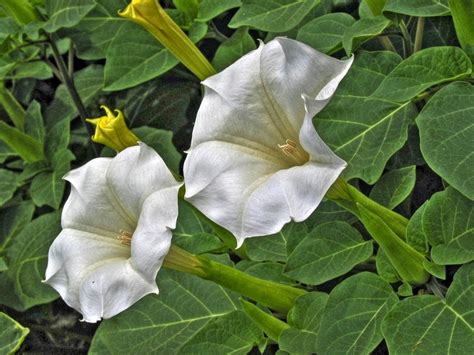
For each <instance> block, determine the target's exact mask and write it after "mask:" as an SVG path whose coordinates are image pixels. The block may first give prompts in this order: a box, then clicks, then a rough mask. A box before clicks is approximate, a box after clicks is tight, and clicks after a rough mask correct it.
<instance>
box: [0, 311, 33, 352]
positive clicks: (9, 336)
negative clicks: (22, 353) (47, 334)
mask: <svg viewBox="0 0 474 355" xmlns="http://www.w3.org/2000/svg"><path fill="white" fill-rule="evenodd" d="M29 332H30V330H29V329H28V328H25V327H23V326H22V325H21V324H20V323H18V322H17V321H16V320H14V319H13V318H10V317H9V316H8V315H6V314H5V313H3V312H0V354H14V353H15V352H16V351H17V350H18V349H19V348H20V346H21V344H22V343H23V341H24V340H25V337H26V336H27V335H28V333H29Z"/></svg>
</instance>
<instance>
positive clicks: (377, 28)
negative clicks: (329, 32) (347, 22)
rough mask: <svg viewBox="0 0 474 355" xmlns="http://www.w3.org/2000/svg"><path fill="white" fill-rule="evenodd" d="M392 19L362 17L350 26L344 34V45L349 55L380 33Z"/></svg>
mask: <svg viewBox="0 0 474 355" xmlns="http://www.w3.org/2000/svg"><path fill="white" fill-rule="evenodd" d="M388 25H390V21H389V20H387V19H386V18H385V17H383V16H377V17H371V18H362V19H360V20H358V21H356V22H355V23H353V24H352V26H351V27H348V28H347V29H346V30H345V32H344V35H343V36H342V46H343V47H344V50H345V51H346V53H347V55H349V54H351V53H352V52H354V51H355V50H356V49H357V48H358V47H359V46H360V45H361V44H363V43H364V42H366V41H368V40H369V39H371V38H373V37H375V36H378V35H380V34H381V33H382V32H383V31H384V30H385V28H387V26H388Z"/></svg>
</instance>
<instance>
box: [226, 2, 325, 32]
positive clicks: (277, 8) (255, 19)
mask: <svg viewBox="0 0 474 355" xmlns="http://www.w3.org/2000/svg"><path fill="white" fill-rule="evenodd" d="M319 1H320V0H242V7H241V8H240V9H239V11H237V13H236V14H235V15H234V17H232V20H231V21H230V23H229V27H230V28H238V27H242V26H250V27H252V28H256V29H258V30H262V31H267V32H285V31H288V30H290V29H291V28H293V27H295V26H296V25H298V24H299V23H300V22H301V20H303V18H304V17H305V16H306V15H307V14H308V12H309V11H310V10H311V9H312V8H313V7H314V6H316V4H318V3H319Z"/></svg>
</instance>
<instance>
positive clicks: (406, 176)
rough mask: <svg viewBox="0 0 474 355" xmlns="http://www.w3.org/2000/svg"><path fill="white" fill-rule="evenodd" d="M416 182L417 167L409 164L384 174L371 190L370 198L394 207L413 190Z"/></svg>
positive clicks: (391, 207)
mask: <svg viewBox="0 0 474 355" xmlns="http://www.w3.org/2000/svg"><path fill="white" fill-rule="evenodd" d="M415 182H416V167H415V166H408V167H406V168H401V169H397V170H392V171H389V172H388V173H386V174H384V175H383V176H382V177H381V178H380V180H379V181H377V183H376V184H375V186H374V188H373V189H372V191H370V198H371V199H373V200H374V201H377V202H378V203H380V204H381V205H383V206H385V207H388V208H390V209H393V208H395V207H397V206H398V205H399V204H400V203H402V202H403V201H404V200H405V199H406V198H407V197H408V196H409V195H410V194H411V192H412V190H413V188H414V187H415Z"/></svg>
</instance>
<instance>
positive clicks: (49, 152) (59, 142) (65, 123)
mask: <svg viewBox="0 0 474 355" xmlns="http://www.w3.org/2000/svg"><path fill="white" fill-rule="evenodd" d="M70 125H71V122H70V121H69V120H68V119H61V120H55V121H54V123H52V125H51V126H50V127H48V128H47V131H46V141H45V153H46V157H47V158H48V159H49V160H50V162H51V163H52V164H54V163H53V161H54V159H55V158H54V157H55V155H56V154H57V153H58V151H60V150H63V149H66V148H67V147H68V145H69V140H70V134H71V133H70Z"/></svg>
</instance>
